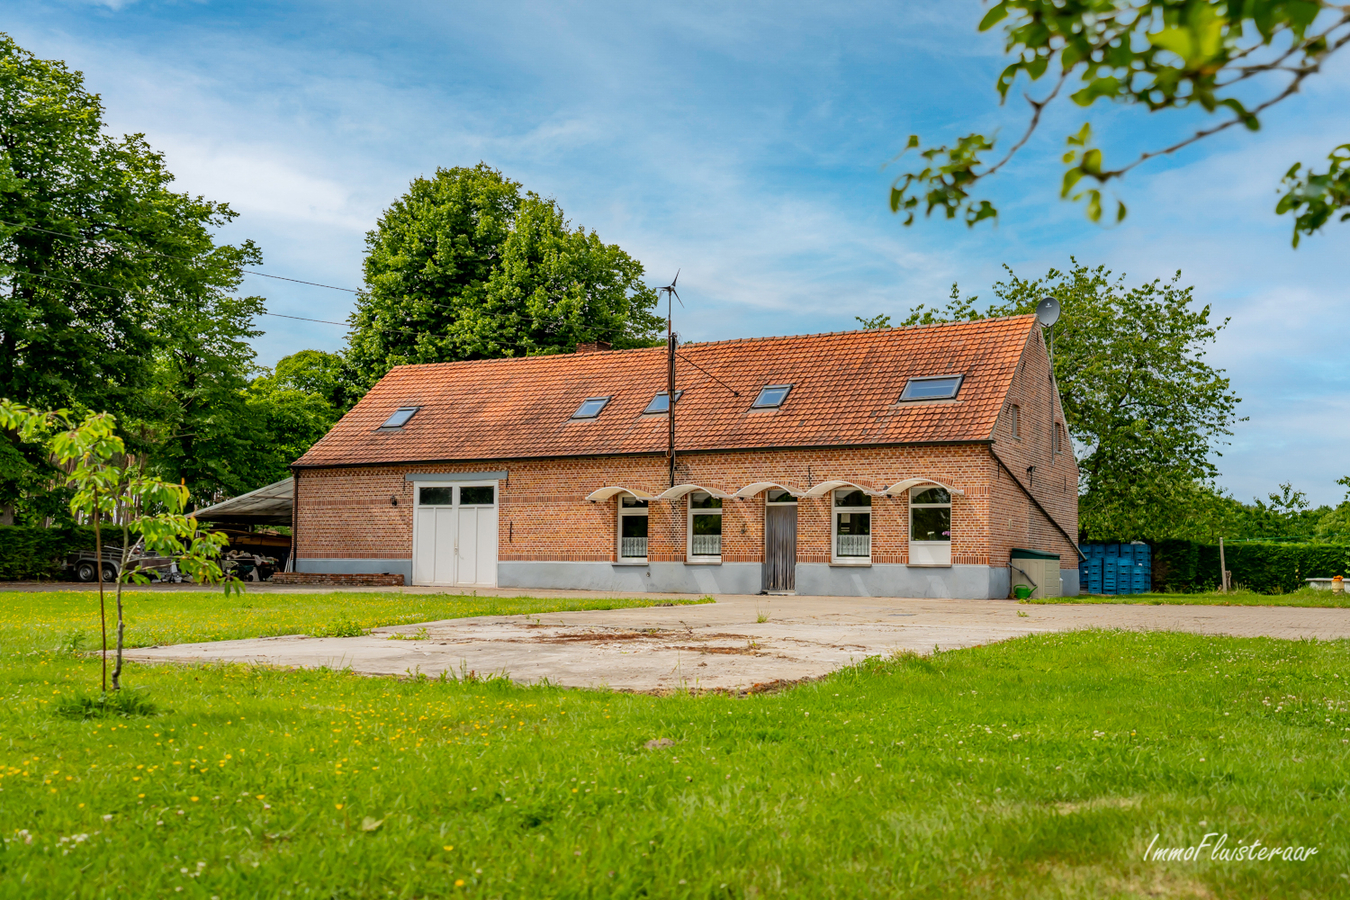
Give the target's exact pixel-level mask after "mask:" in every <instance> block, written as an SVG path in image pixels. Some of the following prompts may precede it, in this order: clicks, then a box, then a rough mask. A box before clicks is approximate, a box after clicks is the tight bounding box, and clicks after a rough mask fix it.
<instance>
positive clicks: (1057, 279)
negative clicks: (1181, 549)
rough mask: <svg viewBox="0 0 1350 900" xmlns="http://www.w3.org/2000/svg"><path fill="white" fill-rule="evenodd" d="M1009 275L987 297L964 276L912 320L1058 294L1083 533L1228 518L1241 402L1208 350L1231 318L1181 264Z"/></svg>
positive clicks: (1181, 528)
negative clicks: (1169, 271) (1164, 269)
mask: <svg viewBox="0 0 1350 900" xmlns="http://www.w3.org/2000/svg"><path fill="white" fill-rule="evenodd" d="M1005 268H1006V267H1005ZM1007 273H1008V277H1007V279H1006V280H1005V281H1000V282H998V283H997V284H995V285H994V296H995V298H996V299H995V300H994V301H993V302H992V303H990V304H988V305H987V306H981V305H979V303H978V298H977V297H962V296H961V295H960V293H959V292H958V290H957V289H956V287H955V286H953V288H952V299H951V301H950V302H949V303H948V304H947V306H946V308H940V309H931V308H927V307H925V306H923V305H922V304H921V305H919V306H918V307H916V308H915V309H914V310H912V311H911V312H910V314H909V317H908V318H907V319H906V320H905V321H904V322H903V323H902V324H904V325H913V324H930V323H933V322H941V321H951V320H956V319H973V318H980V317H982V316H986V315H991V316H1004V315H1018V314H1025V313H1030V312H1034V311H1035V309H1036V305H1037V304H1038V303H1039V302H1040V301H1041V300H1042V299H1043V298H1045V297H1047V296H1051V297H1055V298H1056V299H1058V300H1059V302H1060V308H1061V314H1060V319H1059V322H1058V323H1057V324H1056V325H1055V329H1054V372H1055V379H1056V381H1057V382H1058V386H1059V390H1060V397H1061V399H1062V402H1063V404H1064V417H1065V419H1066V421H1067V424H1068V427H1069V432H1070V434H1071V435H1072V436H1073V439H1074V441H1075V443H1076V446H1077V449H1078V451H1079V453H1078V457H1079V463H1078V465H1079V471H1080V478H1081V481H1080V485H1079V491H1080V494H1081V501H1080V506H1079V509H1080V528H1081V530H1082V532H1083V533H1084V534H1085V535H1086V536H1087V537H1088V538H1090V539H1096V538H1122V537H1123V538H1160V537H1190V536H1193V535H1194V534H1195V533H1196V530H1197V529H1205V528H1208V527H1209V526H1210V525H1211V524H1214V523H1216V522H1219V521H1223V517H1224V516H1225V515H1226V513H1224V511H1223V510H1222V509H1220V508H1218V507H1216V506H1215V505H1214V504H1215V503H1218V501H1219V499H1220V498H1219V495H1218V494H1217V492H1216V491H1215V490H1214V488H1213V480H1214V478H1215V476H1217V474H1218V470H1217V468H1216V465H1215V462H1214V459H1215V457H1216V456H1219V455H1221V453H1220V449H1219V448H1220V446H1221V445H1222V443H1223V441H1224V439H1225V438H1227V437H1228V436H1229V435H1230V434H1231V428H1232V425H1233V424H1234V423H1235V422H1236V421H1237V416H1236V412H1237V405H1238V403H1239V402H1240V401H1239V398H1238V397H1237V396H1236V395H1235V394H1234V393H1233V391H1232V389H1231V387H1230V385H1229V380H1228V378H1227V377H1226V376H1225V375H1224V373H1223V371H1222V370H1220V369H1216V368H1214V367H1213V366H1211V365H1209V363H1207V362H1206V361H1205V353H1206V352H1207V350H1208V348H1209V347H1210V346H1211V345H1212V344H1213V343H1214V341H1215V340H1216V339H1217V337H1218V335H1219V333H1220V332H1221V331H1222V330H1223V328H1224V327H1225V326H1226V325H1227V320H1226V319H1225V320H1223V321H1221V322H1217V321H1214V320H1213V318H1212V311H1211V309H1210V307H1209V306H1208V305H1201V304H1199V303H1198V302H1197V301H1196V299H1195V296H1194V290H1193V288H1192V287H1190V286H1187V285H1182V284H1181V283H1180V279H1181V273H1180V272H1178V273H1177V274H1176V276H1175V277H1173V278H1172V279H1171V280H1170V281H1162V280H1154V281H1150V282H1143V283H1141V284H1136V285H1133V286H1130V285H1127V284H1126V283H1125V276H1124V275H1121V276H1119V277H1118V278H1117V277H1113V275H1112V273H1111V272H1110V271H1109V270H1107V269H1106V268H1105V267H1103V266H1098V267H1096V268H1089V267H1087V266H1084V265H1082V264H1081V263H1079V262H1077V260H1074V261H1073V265H1072V267H1071V268H1070V269H1069V270H1068V271H1060V270H1058V269H1051V270H1050V271H1049V272H1048V273H1047V274H1046V275H1045V276H1044V277H1042V278H1035V279H1025V278H1022V277H1020V276H1018V275H1017V274H1016V273H1015V272H1013V271H1012V269H1010V268H1007Z"/></svg>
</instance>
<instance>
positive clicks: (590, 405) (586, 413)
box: [572, 397, 609, 419]
mask: <svg viewBox="0 0 1350 900" xmlns="http://www.w3.org/2000/svg"><path fill="white" fill-rule="evenodd" d="M608 402H609V398H608V397H590V398H587V399H586V401H585V402H583V403H582V404H581V405H580V406H578V407H577V411H576V412H574V413H572V418H574V419H594V418H595V417H596V416H598V415H600V410H602V409H604V408H605V404H606V403H608Z"/></svg>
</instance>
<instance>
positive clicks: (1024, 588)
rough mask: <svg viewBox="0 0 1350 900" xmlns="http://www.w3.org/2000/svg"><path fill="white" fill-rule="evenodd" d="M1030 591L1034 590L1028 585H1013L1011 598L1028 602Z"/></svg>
mask: <svg viewBox="0 0 1350 900" xmlns="http://www.w3.org/2000/svg"><path fill="white" fill-rule="evenodd" d="M1032 590H1034V589H1033V588H1032V587H1031V585H1029V584H1015V585H1013V596H1014V597H1016V598H1017V599H1018V600H1029V599H1030V598H1031V592H1032Z"/></svg>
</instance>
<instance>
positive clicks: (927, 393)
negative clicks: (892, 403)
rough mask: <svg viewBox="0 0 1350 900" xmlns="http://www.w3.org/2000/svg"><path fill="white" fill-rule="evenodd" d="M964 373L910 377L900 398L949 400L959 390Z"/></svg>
mask: <svg viewBox="0 0 1350 900" xmlns="http://www.w3.org/2000/svg"><path fill="white" fill-rule="evenodd" d="M965 377H966V376H964V375H933V376H929V377H926V378H911V379H910V380H909V382H908V383H907V384H906V385H905V390H904V393H902V394H901V395H900V399H901V400H950V399H952V398H953V397H955V396H956V392H957V391H959V390H961V382H962V380H964V379H965Z"/></svg>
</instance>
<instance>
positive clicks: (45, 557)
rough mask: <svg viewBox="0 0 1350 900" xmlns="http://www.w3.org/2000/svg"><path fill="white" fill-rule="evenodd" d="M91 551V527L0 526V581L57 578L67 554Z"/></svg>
mask: <svg viewBox="0 0 1350 900" xmlns="http://www.w3.org/2000/svg"><path fill="white" fill-rule="evenodd" d="M93 549H94V531H93V529H91V528H22V527H19V526H17V525H0V581H20V580H28V579H35V578H59V577H60V576H61V571H62V569H64V568H65V560H66V557H67V556H68V555H70V554H71V553H75V552H78V551H80V550H93Z"/></svg>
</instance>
